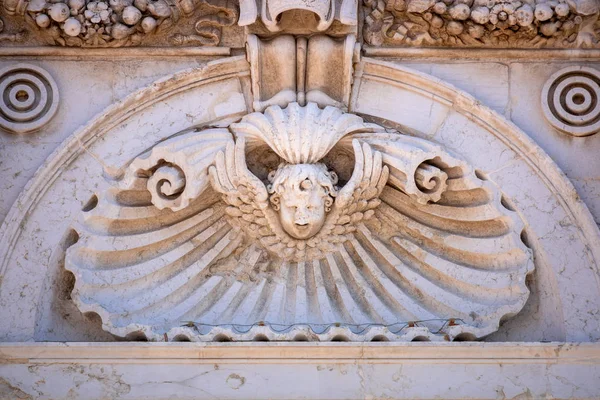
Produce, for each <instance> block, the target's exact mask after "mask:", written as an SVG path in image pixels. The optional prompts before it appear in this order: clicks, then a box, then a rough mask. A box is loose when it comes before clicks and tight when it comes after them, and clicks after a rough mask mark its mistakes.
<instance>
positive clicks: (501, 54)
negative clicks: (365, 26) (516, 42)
mask: <svg viewBox="0 0 600 400" xmlns="http://www.w3.org/2000/svg"><path fill="white" fill-rule="evenodd" d="M363 53H364V55H365V56H368V57H397V58H402V59H428V60H430V59H435V60H453V61H466V60H483V59H494V60H495V59H502V60H504V59H508V60H510V61H529V62H536V61H541V60H559V61H560V60H565V61H586V60H588V61H596V60H598V59H600V50H598V49H589V50H582V49H485V48H470V49H464V48H460V49H459V48H407V47H373V46H368V45H366V46H363Z"/></svg>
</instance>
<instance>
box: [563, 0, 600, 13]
mask: <svg viewBox="0 0 600 400" xmlns="http://www.w3.org/2000/svg"><path fill="white" fill-rule="evenodd" d="M568 3H569V5H570V6H572V8H573V9H574V10H575V11H577V14H581V15H592V14H596V13H597V12H598V11H600V4H598V0H569V1H568Z"/></svg>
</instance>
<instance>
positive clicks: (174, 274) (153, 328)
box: [66, 102, 533, 341]
mask: <svg viewBox="0 0 600 400" xmlns="http://www.w3.org/2000/svg"><path fill="white" fill-rule="evenodd" d="M503 204H506V202H505V201H504V200H503V199H502V195H501V193H500V191H499V189H498V188H497V187H496V186H495V185H494V184H493V183H491V182H490V181H484V180H481V179H479V178H478V177H477V176H476V175H475V174H474V172H473V170H472V169H471V168H470V167H469V166H468V165H467V164H466V163H465V162H464V161H461V160H460V159H459V158H457V157H456V156H454V155H451V154H450V153H449V152H447V151H445V150H444V149H442V148H441V147H440V146H438V145H436V144H434V143H431V142H428V141H426V140H423V139H418V138H415V137H411V136H407V135H403V134H400V133H399V132H396V131H391V130H385V129H383V128H382V127H380V126H377V125H374V124H370V123H365V122H363V120H362V119H361V118H360V117H358V116H355V115H352V114H348V113H343V112H342V111H341V110H339V109H337V108H334V107H326V108H325V109H320V108H319V107H318V106H317V105H316V104H314V103H310V102H309V103H308V104H307V105H306V106H305V107H302V106H300V105H298V104H297V103H291V104H289V105H288V106H287V107H286V108H285V109H282V108H280V107H279V106H270V107H268V108H267V109H266V110H265V111H264V113H253V114H249V115H247V116H246V117H244V118H243V119H242V120H241V122H239V123H234V124H232V125H231V126H230V127H229V129H224V128H218V129H206V130H203V131H200V132H196V131H194V132H189V133H184V134H182V135H179V136H177V137H173V138H171V139H169V140H167V141H164V142H162V143H160V144H158V145H156V146H155V147H154V148H153V149H151V150H150V151H148V152H147V153H146V154H143V155H141V156H139V157H138V158H136V159H135V160H133V162H131V164H130V165H129V167H128V170H127V173H126V175H125V176H124V178H123V180H122V181H121V184H120V186H119V187H113V188H110V189H108V190H107V191H106V192H104V193H102V194H100V195H99V196H98V198H97V199H96V198H95V199H93V201H92V202H90V205H88V206H86V207H85V208H84V210H87V211H84V212H83V213H82V217H81V220H80V222H79V223H78V224H77V225H76V226H75V227H74V228H75V229H76V230H77V232H78V234H79V240H78V242H77V243H76V244H75V245H73V246H72V247H70V248H69V250H68V252H67V257H66V268H67V269H68V270H70V271H72V272H73V274H74V275H75V277H76V284H75V288H74V290H73V295H72V297H73V299H74V300H75V302H76V303H77V305H78V307H79V308H80V309H81V311H83V312H96V313H98V314H99V315H100V316H101V318H102V321H103V327H104V329H106V330H108V331H110V332H112V333H113V334H115V335H118V336H127V335H128V334H132V333H136V334H140V333H143V334H144V335H146V337H147V338H149V339H151V340H163V337H164V336H163V335H164V334H165V333H166V334H167V336H168V337H169V338H181V335H184V336H185V337H187V338H188V339H191V340H215V338H223V337H227V338H230V339H233V340H252V339H253V338H256V337H258V336H259V335H262V336H260V337H263V336H265V337H266V338H267V339H269V340H293V339H294V338H296V339H297V340H298V337H301V338H303V340H306V339H308V340H336V338H338V340H339V338H340V336H339V335H342V337H344V338H345V339H344V340H359V341H360V340H365V341H366V340H373V339H375V340H412V339H414V338H415V337H418V338H421V339H423V338H425V339H429V340H443V339H446V340H448V339H452V338H455V337H457V336H459V335H463V336H462V337H465V335H466V337H469V338H478V337H482V336H485V335H487V334H490V333H492V332H494V331H496V330H497V329H498V327H499V323H500V321H501V320H502V319H503V318H507V317H510V316H513V315H515V314H516V313H518V312H519V311H520V310H521V308H522V307H523V305H524V303H525V301H526V300H527V298H528V295H529V291H528V289H527V287H526V285H525V278H526V275H527V274H528V273H530V272H532V270H533V262H532V254H531V251H530V250H529V249H528V248H527V247H526V246H525V245H524V244H523V242H522V241H521V236H520V234H521V232H522V230H523V226H524V224H523V222H522V221H521V219H520V218H519V216H518V214H517V213H516V212H515V211H511V210H510V209H508V208H506V207H505V206H504V205H503ZM190 321H191V322H190ZM414 321H420V322H416V323H415V322H414ZM440 321H446V322H443V323H441V322H440ZM186 323H187V325H188V326H185V324H186ZM182 325H184V326H182ZM440 326H443V329H441V330H440ZM401 328H402V329H401ZM223 335H224V336H223Z"/></svg>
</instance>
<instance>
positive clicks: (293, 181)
mask: <svg viewBox="0 0 600 400" xmlns="http://www.w3.org/2000/svg"><path fill="white" fill-rule="evenodd" d="M268 179H269V182H270V183H271V184H270V185H269V186H268V190H269V193H270V194H271V196H270V201H271V204H272V205H273V208H274V209H275V210H276V211H279V220H280V221H281V225H282V226H283V229H284V230H285V231H286V232H287V233H288V234H289V235H290V236H292V237H294V238H296V239H308V238H310V237H312V236H314V235H316V234H317V232H319V230H320V229H321V227H322V226H323V224H324V223H325V215H326V213H327V212H329V210H331V206H332V205H333V197H334V196H335V195H336V194H337V190H336V187H335V184H336V183H337V180H338V178H337V175H336V173H335V172H333V171H328V170H327V167H326V166H325V164H321V163H316V164H280V165H279V167H278V168H277V170H276V171H273V172H271V173H270V174H269V178H268Z"/></svg>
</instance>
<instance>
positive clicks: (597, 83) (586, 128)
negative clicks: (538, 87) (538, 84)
mask: <svg viewBox="0 0 600 400" xmlns="http://www.w3.org/2000/svg"><path fill="white" fill-rule="evenodd" d="M599 101H600V72H599V71H597V70H595V69H592V68H587V67H568V68H564V69H562V70H560V71H558V72H557V73H555V74H554V75H552V76H551V77H550V79H548V81H547V82H546V84H545V85H544V89H543V90H542V107H543V109H544V115H545V116H546V119H547V120H548V121H549V122H550V123H551V124H552V125H553V126H554V127H555V128H556V129H558V130H560V131H562V132H564V133H568V134H570V135H573V136H588V135H592V134H594V133H597V132H598V131H599V130H600V103H599Z"/></svg>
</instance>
